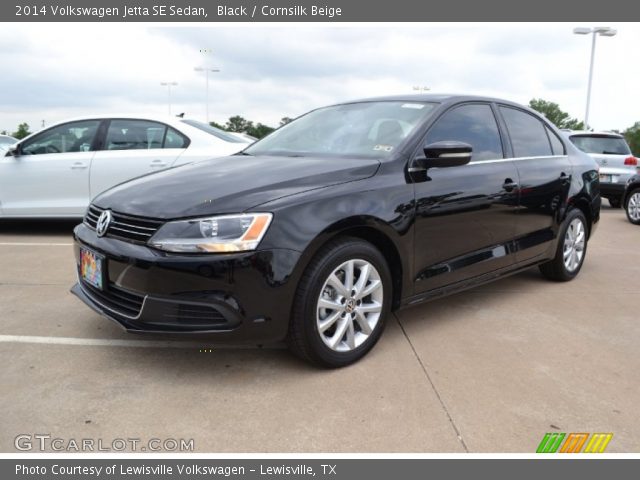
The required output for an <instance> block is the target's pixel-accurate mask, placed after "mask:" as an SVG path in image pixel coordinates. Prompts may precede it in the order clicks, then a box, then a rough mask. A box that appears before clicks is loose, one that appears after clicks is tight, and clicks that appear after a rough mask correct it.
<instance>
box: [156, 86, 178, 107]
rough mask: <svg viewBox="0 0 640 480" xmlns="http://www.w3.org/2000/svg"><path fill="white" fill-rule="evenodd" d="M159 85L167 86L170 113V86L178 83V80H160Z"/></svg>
mask: <svg viewBox="0 0 640 480" xmlns="http://www.w3.org/2000/svg"><path fill="white" fill-rule="evenodd" d="M160 85H162V86H163V87H167V95H168V100H169V115H171V87H175V86H176V85H178V82H160Z"/></svg>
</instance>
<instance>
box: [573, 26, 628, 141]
mask: <svg viewBox="0 0 640 480" xmlns="http://www.w3.org/2000/svg"><path fill="white" fill-rule="evenodd" d="M573 33H575V34H576V35H589V34H591V35H592V38H591V62H590V63H589V83H588V86H587V108H586V109H585V113H584V128H586V129H588V128H589V104H590V103H591V83H592V81H593V59H594V58H595V54H596V37H597V36H598V35H602V36H603V37H613V36H615V35H616V33H618V31H617V30H615V29H613V28H611V27H593V28H589V27H576V28H574V29H573Z"/></svg>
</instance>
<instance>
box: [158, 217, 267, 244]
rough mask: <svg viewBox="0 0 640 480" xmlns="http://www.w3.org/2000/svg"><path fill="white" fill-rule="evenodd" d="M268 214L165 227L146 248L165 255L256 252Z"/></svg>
mask: <svg viewBox="0 0 640 480" xmlns="http://www.w3.org/2000/svg"><path fill="white" fill-rule="evenodd" d="M272 217H273V215H272V214H271V213H246V214H239V215H221V216H219V217H208V218H195V219H192V220H180V221H177V222H168V223H165V224H164V225H163V226H162V227H160V229H159V230H158V231H157V232H156V234H155V235H154V236H153V237H152V238H151V240H149V245H151V246H152V247H155V248H159V249H160V250H166V251H167V252H220V253H223V252H244V251H248V250H255V249H256V248H257V247H258V244H259V243H260V240H262V237H264V234H265V233H266V232H267V229H268V228H269V224H270V223H271V219H272Z"/></svg>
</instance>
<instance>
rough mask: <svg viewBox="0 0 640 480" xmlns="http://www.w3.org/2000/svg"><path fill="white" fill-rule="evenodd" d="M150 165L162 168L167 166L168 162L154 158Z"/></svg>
mask: <svg viewBox="0 0 640 480" xmlns="http://www.w3.org/2000/svg"><path fill="white" fill-rule="evenodd" d="M149 166H150V167H151V168H162V167H166V166H167V164H166V162H164V161H162V160H153V161H152V162H151V163H150V164H149Z"/></svg>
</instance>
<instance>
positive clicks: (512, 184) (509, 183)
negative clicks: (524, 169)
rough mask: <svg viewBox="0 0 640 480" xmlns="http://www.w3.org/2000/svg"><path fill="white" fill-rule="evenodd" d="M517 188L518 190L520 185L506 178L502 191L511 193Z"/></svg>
mask: <svg viewBox="0 0 640 480" xmlns="http://www.w3.org/2000/svg"><path fill="white" fill-rule="evenodd" d="M516 188H518V183H517V182H514V181H513V180H511V179H510V178H506V179H505V181H504V183H503V184H502V189H503V190H505V191H507V192H511V191H513V190H515V189H516Z"/></svg>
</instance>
